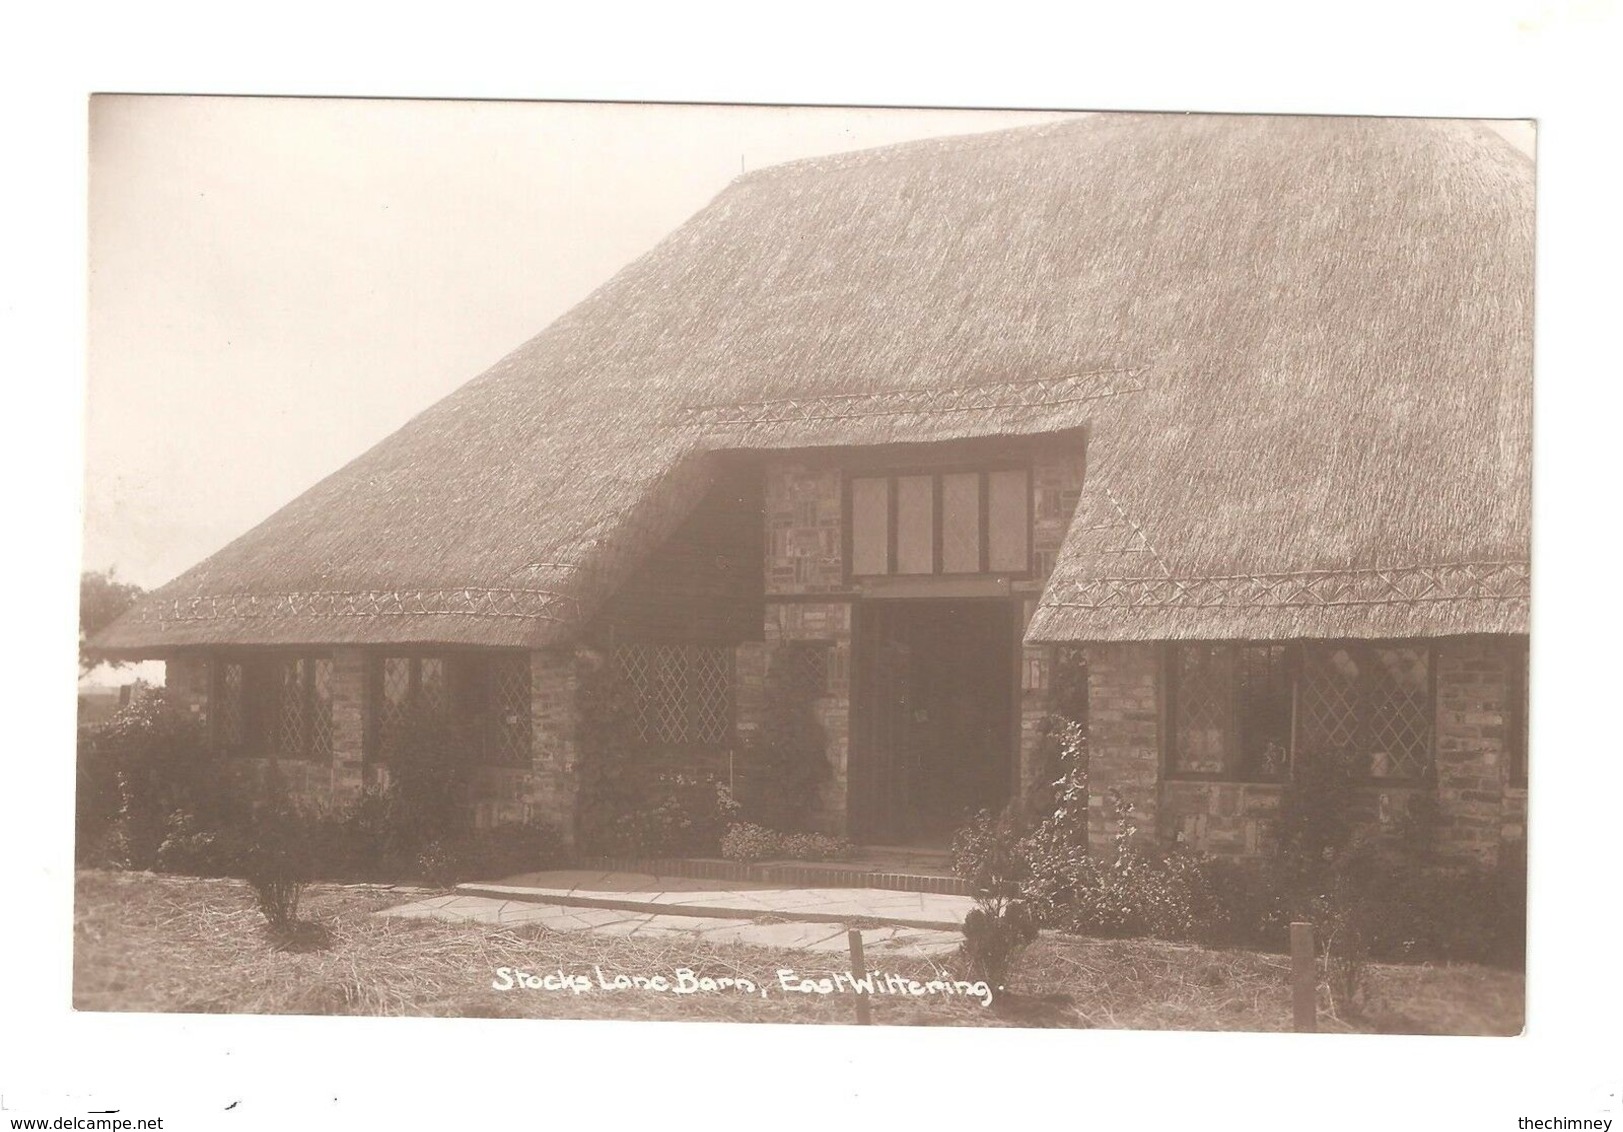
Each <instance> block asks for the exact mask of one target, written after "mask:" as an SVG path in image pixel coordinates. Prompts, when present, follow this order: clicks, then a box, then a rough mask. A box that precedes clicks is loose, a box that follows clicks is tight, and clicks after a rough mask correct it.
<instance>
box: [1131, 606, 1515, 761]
mask: <svg viewBox="0 0 1623 1132" xmlns="http://www.w3.org/2000/svg"><path fill="white" fill-rule="evenodd" d="M1212 645H1225V646H1229V647H1233V648H1237V649H1238V648H1248V647H1249V648H1278V647H1281V646H1283V647H1284V648H1285V650H1286V653H1285V657H1286V661H1285V663H1286V668H1287V671H1288V672H1289V673H1290V692H1291V727H1290V745H1289V749H1288V751H1287V757H1286V772H1285V774H1284V775H1283V776H1282V777H1280V778H1276V779H1269V778H1259V777H1256V776H1253V775H1245V776H1241V775H1240V774H1239V773H1238V772H1236V771H1185V770H1179V769H1178V768H1177V758H1178V752H1177V746H1176V744H1177V697H1178V689H1177V683H1178V681H1177V677H1176V672H1177V657H1176V650H1177V649H1178V648H1180V647H1184V646H1207V647H1209V646H1212ZM1349 647H1350V648H1354V649H1356V650H1357V651H1358V652H1360V653H1366V654H1367V653H1369V652H1370V651H1372V650H1373V649H1375V648H1405V649H1420V650H1424V652H1425V654H1426V710H1425V717H1426V724H1427V726H1426V741H1427V742H1426V762H1425V766H1424V767H1423V768H1422V769H1421V770H1420V771H1419V773H1416V774H1390V775H1375V774H1370V773H1368V769H1367V768H1368V765H1369V759H1368V754H1369V749H1370V745H1371V742H1372V740H1371V738H1370V730H1371V726H1372V713H1371V711H1370V710H1369V703H1370V700H1371V696H1372V688H1371V687H1370V682H1371V681H1372V680H1373V679H1374V664H1373V663H1364V664H1361V665H1360V670H1359V672H1360V675H1359V681H1358V684H1359V686H1358V691H1357V696H1358V708H1357V710H1356V714H1355V721H1354V722H1355V729H1356V730H1355V735H1356V740H1357V741H1356V743H1355V746H1354V749H1355V750H1356V751H1357V753H1358V755H1359V761H1358V766H1359V770H1358V772H1357V773H1355V774H1353V775H1352V781H1353V782H1354V783H1355V784H1356V785H1359V786H1385V787H1392V788H1403V787H1417V786H1422V785H1424V784H1425V783H1426V782H1427V781H1429V780H1430V779H1432V777H1433V776H1434V775H1435V772H1436V766H1437V642H1436V641H1435V640H1434V639H1431V638H1412V637H1394V638H1385V637H1382V638H1372V639H1362V638H1324V639H1313V640H1297V641H1278V640H1274V641H1269V640H1253V639H1246V640H1232V641H1222V640H1217V641H1211V640H1198V641H1197V640H1190V641H1168V642H1166V647H1165V648H1164V649H1163V650H1162V652H1161V657H1160V673H1161V681H1160V683H1161V689H1162V694H1161V701H1160V702H1161V711H1160V718H1161V736H1162V742H1161V749H1162V759H1161V773H1162V775H1163V777H1164V778H1166V780H1167V781H1174V782H1228V783H1234V784H1236V785H1245V786H1277V785H1282V784H1284V783H1286V782H1288V781H1289V780H1290V776H1291V773H1292V771H1293V770H1294V768H1295V765H1296V760H1297V757H1298V756H1299V754H1300V753H1301V746H1302V738H1301V735H1302V718H1301V696H1302V687H1303V683H1304V682H1305V680H1306V679H1307V659H1308V658H1307V652H1308V650H1309V649H1315V648H1317V649H1331V648H1349ZM1232 694H1235V692H1233V691H1231V695H1232ZM1507 718H1508V717H1507ZM1237 730H1238V720H1237V719H1235V720H1232V721H1231V723H1230V736H1229V737H1231V738H1232V736H1233V735H1234V734H1235V733H1236V732H1237Z"/></svg>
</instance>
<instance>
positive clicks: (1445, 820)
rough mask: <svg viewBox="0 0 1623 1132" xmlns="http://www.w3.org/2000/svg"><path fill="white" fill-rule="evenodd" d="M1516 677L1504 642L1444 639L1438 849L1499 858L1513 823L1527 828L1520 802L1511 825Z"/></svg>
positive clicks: (1440, 684)
mask: <svg viewBox="0 0 1623 1132" xmlns="http://www.w3.org/2000/svg"><path fill="white" fill-rule="evenodd" d="M1509 688H1510V684H1509V680H1508V670H1507V666H1506V651H1505V645H1504V643H1503V641H1502V640H1501V639H1496V638H1491V637H1472V638H1466V639H1463V640H1450V641H1447V642H1444V644H1443V646H1442V647H1441V648H1440V649H1439V650H1438V657H1437V802H1438V810H1439V817H1440V824H1439V829H1438V849H1439V850H1440V851H1442V852H1443V853H1445V854H1447V855H1449V856H1452V857H1458V858H1462V859H1466V858H1468V859H1474V860H1479V861H1492V860H1493V859H1494V858H1495V856H1496V854H1497V852H1498V846H1499V843H1500V840H1501V839H1502V838H1503V836H1504V833H1505V828H1504V827H1505V826H1506V825H1507V824H1509V825H1512V826H1517V825H1520V826H1522V827H1524V828H1525V814H1526V810H1525V792H1522V797H1521V799H1520V802H1521V809H1520V814H1519V817H1520V820H1519V821H1518V820H1515V819H1516V818H1517V816H1518V815H1517V807H1516V805H1515V804H1514V802H1512V803H1511V804H1510V805H1509V807H1508V812H1509V813H1510V814H1511V815H1512V820H1510V821H1507V819H1506V814H1507V793H1508V782H1507V777H1508V773H1509V767H1508V766H1507V758H1506V756H1507V754H1508V745H1507V744H1508V738H1509V734H1508V732H1509V727H1508V722H1509V707H1510V705H1509V703H1508V702H1507V701H1508V693H1509Z"/></svg>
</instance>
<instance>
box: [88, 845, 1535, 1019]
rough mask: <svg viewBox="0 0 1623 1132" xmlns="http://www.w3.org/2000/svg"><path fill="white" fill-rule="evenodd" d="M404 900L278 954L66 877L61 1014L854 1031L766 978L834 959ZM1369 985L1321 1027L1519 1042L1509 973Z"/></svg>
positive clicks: (1082, 980)
mask: <svg viewBox="0 0 1623 1132" xmlns="http://www.w3.org/2000/svg"><path fill="white" fill-rule="evenodd" d="M410 898H411V894H410V893H403V892H400V891H385V890H378V889H368V888H342V887H338V886H330V885H321V886H313V887H312V888H311V889H310V890H309V891H308V892H307V893H306V895H305V898H304V902H303V905H302V907H301V912H302V914H303V916H304V917H305V919H306V920H307V921H309V922H310V923H312V924H315V925H318V926H317V927H316V928H315V929H314V930H313V931H311V932H309V933H307V934H306V936H305V937H304V938H303V939H302V940H300V941H294V943H295V946H288V945H287V941H281V942H280V943H279V942H278V941H277V940H275V939H273V938H272V937H271V936H270V935H269V934H268V933H267V931H266V928H265V923H264V918H263V917H262V916H261V915H260V913H259V911H258V909H257V908H256V907H255V905H254V900H253V896H252V893H251V892H250V891H249V890H248V888H247V887H246V886H245V885H243V884H241V883H239V882H235V881H220V880H196V879H192V878H183V877H163V876H153V875H151V874H145V873H112V872H99V871H86V872H81V873H80V874H79V876H78V889H77V900H76V912H75V946H74V991H73V1002H74V1005H75V1007H77V1008H78V1009H81V1010H130V1011H158V1012H169V1011H179V1012H231V1013H248V1014H376V1015H420V1016H442V1017H443V1016H457V1017H503V1018H505V1017H513V1018H519V1017H526V1018H615V1019H637V1020H687V1021H738V1022H820V1023H848V1022H850V1021H852V1017H853V1001H852V998H851V996H850V995H839V994H836V995H827V996H823V995H803V994H788V993H784V992H781V991H780V990H779V989H778V980H777V975H776V972H777V971H778V969H779V968H780V967H792V968H794V969H795V970H796V971H797V972H799V973H800V974H801V975H802V976H803V977H816V976H817V975H819V974H822V973H827V972H828V971H829V970H830V969H831V968H832V966H833V964H831V959H832V957H829V956H819V955H812V954H808V953H804V952H793V951H772V950H765V949H760V948H750V947H736V946H717V945H712V944H706V943H703V942H695V941H694V940H691V939H688V938H683V937H672V938H670V939H668V940H665V939H653V940H645V939H626V938H621V937H616V936H606V935H599V934H594V933H573V932H549V931H546V930H544V929H540V928H536V927H532V926H525V927H521V928H498V927H492V926H484V925H472V924H447V923H438V922H434V921H425V920H399V919H384V918H381V917H376V916H373V915H371V913H373V912H375V911H377V910H379V909H381V908H386V907H390V906H392V905H394V904H399V903H402V902H403V901H405V900H407V899H410ZM312 944H313V945H314V949H305V948H307V947H310V946H311V945H312ZM873 965H874V966H877V967H880V968H881V969H882V970H885V971H889V972H892V973H895V974H898V975H903V976H906V977H910V978H930V977H936V976H937V973H938V965H937V963H936V962H935V961H933V960H932V959H930V958H928V957H925V956H917V957H913V958H904V959H892V958H890V957H886V958H885V959H884V961H883V963H882V964H881V963H874V964H873ZM500 967H513V968H523V969H524V970H527V971H531V972H533V973H535V974H537V975H541V974H547V973H550V972H553V971H556V970H559V969H562V970H563V971H564V972H566V973H570V974H577V973H578V974H584V975H588V976H590V975H591V974H592V973H593V970H594V968H597V967H601V968H602V970H603V971H604V973H605V974H609V975H613V974H614V973H616V972H623V973H626V974H646V975H652V974H660V973H663V974H665V975H667V976H670V975H671V973H672V972H673V971H674V970H675V969H676V968H678V967H688V968H691V969H692V970H694V971H696V972H698V973H699V974H701V975H708V976H711V977H722V976H729V977H743V978H748V979H750V980H753V981H754V982H755V983H756V984H758V985H760V986H763V987H766V988H767V989H768V992H769V993H768V994H767V995H766V996H765V997H761V996H759V995H744V994H740V993H738V992H720V993H712V994H704V993H701V994H692V995H680V996H678V995H674V994H669V993H657V992H646V991H603V990H598V989H593V990H590V991H588V992H586V993H583V994H574V993H572V992H569V991H547V990H520V989H514V990H505V991H504V990H496V989H494V988H493V987H492V986H491V983H492V981H493V980H494V978H495V973H496V971H497V969H498V968H500ZM842 969H843V968H842ZM1372 980H1373V985H1374V989H1375V995H1374V998H1373V1001H1375V1002H1376V1003H1377V1004H1380V1003H1401V1004H1402V1008H1401V1010H1399V1009H1396V1008H1393V1007H1385V1008H1382V1007H1380V1006H1379V1005H1378V1006H1377V1008H1375V1009H1373V1010H1371V1012H1370V1014H1369V1016H1368V1017H1367V1018H1365V1019H1361V1020H1359V1021H1358V1022H1357V1023H1352V1022H1346V1021H1340V1020H1337V1019H1335V1018H1333V1017H1330V1016H1329V1015H1326V1016H1325V1017H1324V1019H1323V1021H1322V1022H1321V1028H1323V1029H1326V1030H1330V1029H1341V1030H1348V1029H1380V1030H1391V1031H1396V1032H1413V1033H1456V1034H1496V1033H1515V1032H1517V1031H1519V1030H1520V1028H1521V1018H1522V977H1521V976H1520V975H1519V974H1513V973H1510V972H1502V971H1492V970H1487V969H1484V968H1479V967H1447V968H1429V967H1381V968H1375V969H1374V970H1373V971H1372ZM873 1015H874V1021H875V1022H876V1023H878V1024H882V1025H982V1026H986V1025H990V1026H1071V1027H1103V1028H1125V1029H1183V1030H1284V1029H1287V1028H1288V1027H1289V1025H1290V992H1289V989H1288V966H1287V963H1286V960H1285V959H1284V958H1283V957H1281V956H1275V955H1265V954H1258V953H1255V952H1247V951H1209V950H1205V949H1202V948H1197V947H1182V946H1176V945H1171V944H1163V943H1154V942H1147V941H1095V940H1084V939H1075V938H1070V937H1061V936H1050V935H1045V936H1044V937H1043V938H1042V939H1040V940H1039V941H1038V942H1037V943H1036V944H1035V945H1034V946H1033V947H1032V948H1031V950H1030V951H1028V952H1027V954H1026V956H1025V958H1024V960H1023V962H1022V963H1021V964H1020V966H1019V969H1018V972H1017V974H1016V975H1015V976H1014V978H1012V979H1011V981H1010V985H1009V986H1008V988H1007V990H1006V992H1005V993H1003V994H1001V995H999V996H998V997H997V998H996V999H995V1001H994V1003H993V1005H992V1006H991V1007H990V1008H986V1007H982V1006H981V1005H979V1004H978V1003H976V1002H973V1001H970V1000H967V999H965V998H961V997H955V998H947V997H941V996H930V997H927V998H922V999H914V998H894V997H887V996H875V997H874V999H873Z"/></svg>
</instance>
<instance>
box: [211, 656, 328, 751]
mask: <svg viewBox="0 0 1623 1132" xmlns="http://www.w3.org/2000/svg"><path fill="white" fill-rule="evenodd" d="M322 661H325V662H326V663H327V664H328V665H329V666H330V674H329V677H328V679H329V684H328V688H327V701H326V706H327V720H326V725H327V726H326V731H327V750H326V751H325V752H322V751H319V750H315V749H314V747H315V736H316V729H315V726H314V720H315V718H316V709H317V706H318V705H319V703H320V700H319V699H318V697H317V695H316V665H317V664H318V663H319V662H322ZM299 662H303V665H304V676H303V678H302V680H301V681H300V698H301V700H302V704H301V713H300V715H301V721H300V726H299V745H298V750H297V751H296V752H287V751H283V750H282V749H281V746H280V743H281V726H282V721H281V712H282V686H283V685H282V670H283V666H284V665H287V664H296V663H299ZM231 666H235V667H238V668H240V669H241V672H242V675H241V681H240V683H239V685H238V688H237V694H238V696H239V697H240V699H239V701H238V704H237V712H238V716H237V719H238V726H239V729H240V736H239V738H238V741H237V742H235V743H231V742H229V741H227V740H226V739H225V738H224V737H223V736H222V735H221V724H222V720H221V714H222V706H223V703H224V686H225V669H226V668H227V667H231ZM337 676H338V671H337V665H336V664H335V662H334V657H333V654H332V653H331V652H321V651H315V652H308V651H305V650H302V649H267V650H265V651H263V652H254V653H239V652H229V653H220V654H215V655H214V656H213V657H211V660H210V664H209V705H210V706H209V718H208V727H209V741H210V743H211V744H213V745H214V746H216V747H217V748H218V749H220V750H221V751H223V752H224V753H225V754H226V755H227V756H228V757H231V758H250V759H282V760H286V761H291V762H314V763H328V762H331V761H332V759H333V754H334V751H333V741H332V735H333V723H334V720H333V710H332V709H333V698H334V694H335V692H336V688H335V687H334V684H335V683H336V681H337Z"/></svg>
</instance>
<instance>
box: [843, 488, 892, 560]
mask: <svg viewBox="0 0 1623 1132" xmlns="http://www.w3.org/2000/svg"><path fill="white" fill-rule="evenodd" d="M889 543H890V483H889V481H888V480H882V479H860V480H852V481H851V572H852V573H853V574H888V573H889V572H890V555H889V551H888V546H889Z"/></svg>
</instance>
